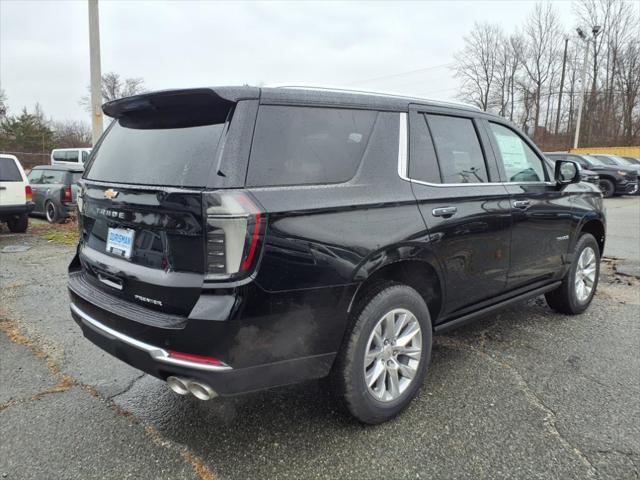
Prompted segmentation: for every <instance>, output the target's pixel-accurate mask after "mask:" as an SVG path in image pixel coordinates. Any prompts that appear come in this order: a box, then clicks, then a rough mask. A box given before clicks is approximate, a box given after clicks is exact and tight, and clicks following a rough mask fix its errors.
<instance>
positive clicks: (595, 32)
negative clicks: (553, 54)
mask: <svg viewBox="0 0 640 480" xmlns="http://www.w3.org/2000/svg"><path fill="white" fill-rule="evenodd" d="M600 28H601V27H600V26H599V25H596V26H594V27H593V28H592V29H591V33H593V36H592V37H591V38H589V37H587V36H586V35H585V33H584V32H583V31H582V29H580V28H578V29H577V32H578V36H580V38H581V39H582V40H583V41H584V63H583V64H582V91H581V92H580V102H579V103H578V120H577V122H576V135H575V137H574V138H573V148H578V142H579V140H580V124H581V123H582V108H583V106H584V97H585V94H586V93H587V85H586V83H587V63H589V42H590V41H591V40H593V41H595V39H596V37H597V36H598V33H600Z"/></svg>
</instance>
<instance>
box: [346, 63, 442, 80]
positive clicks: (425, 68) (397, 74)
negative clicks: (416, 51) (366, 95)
mask: <svg viewBox="0 0 640 480" xmlns="http://www.w3.org/2000/svg"><path fill="white" fill-rule="evenodd" d="M453 65H455V62H449V63H443V64H441V65H432V66H430V67H424V68H418V69H416V70H409V71H407V72H400V73H392V74H390V75H382V76H380V77H373V78H366V79H364V80H358V81H356V82H350V83H347V85H357V84H359V83H369V82H374V81H376V80H386V79H388V78H396V77H402V76H404V75H413V74H415V73H420V72H426V71H429V70H435V69H437V68H444V67H451V66H453Z"/></svg>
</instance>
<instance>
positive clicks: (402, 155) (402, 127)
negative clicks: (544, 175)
mask: <svg viewBox="0 0 640 480" xmlns="http://www.w3.org/2000/svg"><path fill="white" fill-rule="evenodd" d="M399 119H400V124H399V128H398V176H399V177H400V178H401V179H402V180H405V181H407V182H409V183H418V184H420V185H426V186H428V187H494V186H496V185H503V186H504V185H548V186H553V185H555V182H484V183H431V182H425V181H423V180H416V179H414V178H411V177H409V168H408V161H407V159H408V155H407V146H408V142H409V135H408V123H409V119H408V118H407V114H406V112H401V113H400V116H399Z"/></svg>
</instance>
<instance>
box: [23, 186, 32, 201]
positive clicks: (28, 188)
mask: <svg viewBox="0 0 640 480" xmlns="http://www.w3.org/2000/svg"><path fill="white" fill-rule="evenodd" d="M24 195H25V196H26V197H27V202H31V201H33V190H31V185H27V186H25V187H24Z"/></svg>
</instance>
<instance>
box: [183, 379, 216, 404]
mask: <svg viewBox="0 0 640 480" xmlns="http://www.w3.org/2000/svg"><path fill="white" fill-rule="evenodd" d="M188 387H189V392H191V395H193V396H194V397H196V398H197V399H199V400H211V399H212V398H215V397H217V396H218V394H217V393H216V392H215V390H214V389H213V388H211V387H210V386H209V385H205V384H204V383H200V382H189V384H188Z"/></svg>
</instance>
